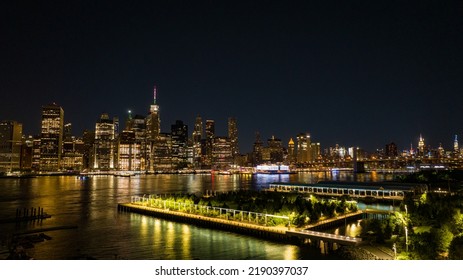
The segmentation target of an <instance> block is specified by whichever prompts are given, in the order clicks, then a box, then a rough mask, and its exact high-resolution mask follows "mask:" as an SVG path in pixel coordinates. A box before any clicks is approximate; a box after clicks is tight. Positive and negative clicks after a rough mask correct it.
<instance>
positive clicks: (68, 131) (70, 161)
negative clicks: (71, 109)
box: [61, 123, 84, 171]
mask: <svg viewBox="0 0 463 280" xmlns="http://www.w3.org/2000/svg"><path fill="white" fill-rule="evenodd" d="M83 158H84V154H83V141H82V139H77V138H76V137H75V136H72V124H71V123H67V124H65V125H64V138H63V151H62V155H61V169H62V170H67V171H81V170H82V169H83V161H84V160H83Z"/></svg>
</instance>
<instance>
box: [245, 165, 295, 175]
mask: <svg viewBox="0 0 463 280" xmlns="http://www.w3.org/2000/svg"><path fill="white" fill-rule="evenodd" d="M294 173H295V172H294V171H291V169H290V168H289V166H288V165H284V164H261V165H257V166H256V167H255V170H254V174H294Z"/></svg>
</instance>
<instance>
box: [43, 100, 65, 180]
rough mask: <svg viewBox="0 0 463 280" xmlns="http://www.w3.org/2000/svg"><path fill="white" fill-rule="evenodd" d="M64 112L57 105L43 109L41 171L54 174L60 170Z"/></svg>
mask: <svg viewBox="0 0 463 280" xmlns="http://www.w3.org/2000/svg"><path fill="white" fill-rule="evenodd" d="M63 124H64V111H63V108H61V107H60V106H58V105H57V104H50V105H47V106H43V107H42V126H41V136H40V170H41V171H45V172H53V171H55V172H56V171H59V170H60V161H61V153H62V150H63V129H64V127H63Z"/></svg>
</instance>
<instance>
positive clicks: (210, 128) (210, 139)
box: [204, 120, 215, 166]
mask: <svg viewBox="0 0 463 280" xmlns="http://www.w3.org/2000/svg"><path fill="white" fill-rule="evenodd" d="M214 137H215V121H214V120H206V154H205V158H204V164H205V165H206V166H211V165H212V149H213V144H214Z"/></svg>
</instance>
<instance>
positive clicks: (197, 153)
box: [192, 116, 203, 167]
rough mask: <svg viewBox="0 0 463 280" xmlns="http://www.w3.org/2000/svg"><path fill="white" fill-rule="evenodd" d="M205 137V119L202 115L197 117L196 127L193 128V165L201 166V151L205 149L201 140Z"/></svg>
mask: <svg viewBox="0 0 463 280" xmlns="http://www.w3.org/2000/svg"><path fill="white" fill-rule="evenodd" d="M202 139H203V121H202V119H201V117H200V116H197V117H196V120H195V127H194V130H193V137H192V141H193V165H194V166H195V167H200V166H201V158H202V156H203V155H202V153H201V151H202V150H203V148H202V146H201V140H202Z"/></svg>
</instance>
